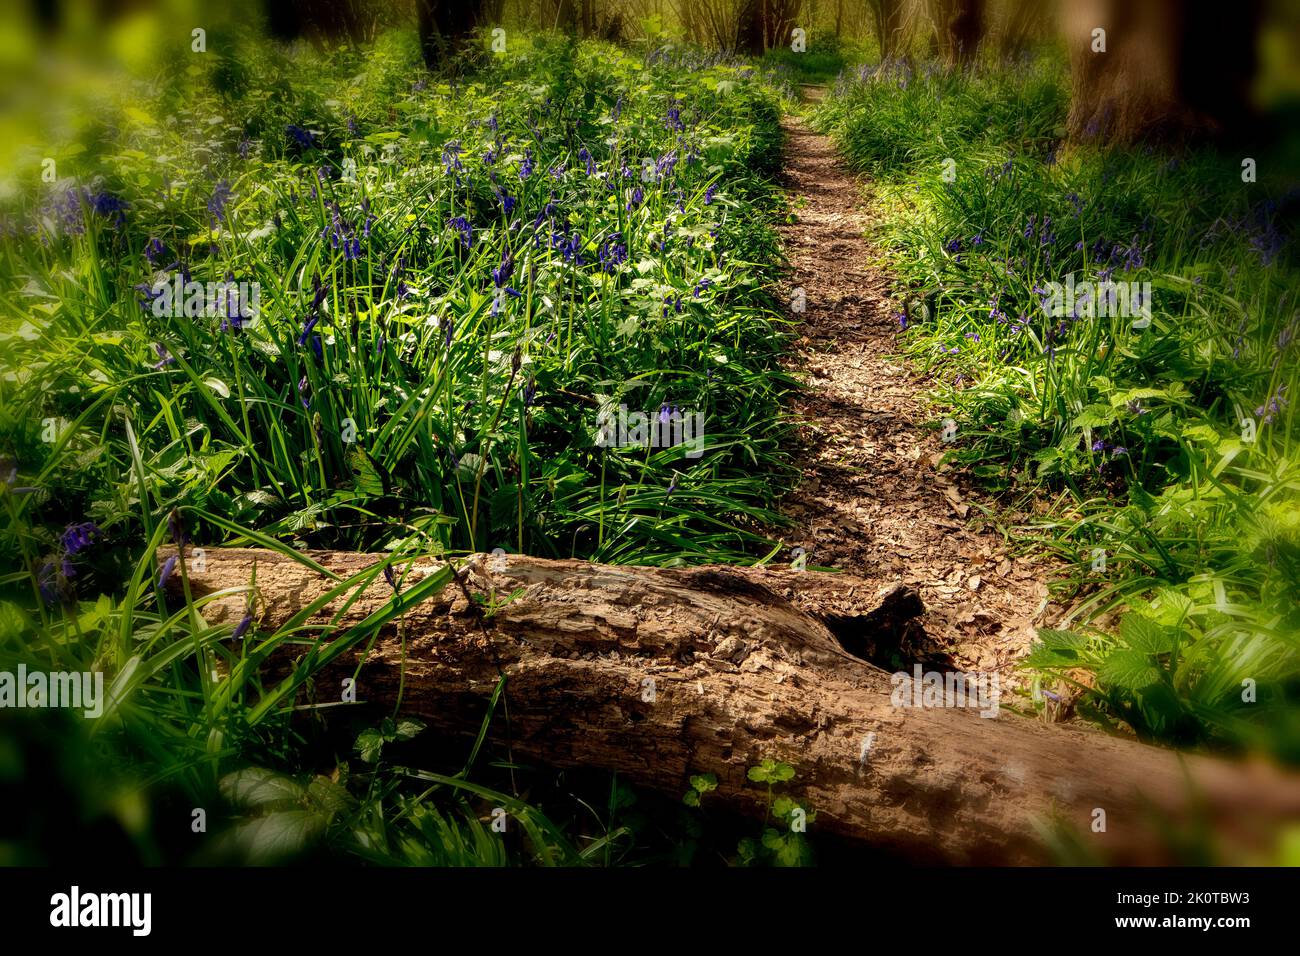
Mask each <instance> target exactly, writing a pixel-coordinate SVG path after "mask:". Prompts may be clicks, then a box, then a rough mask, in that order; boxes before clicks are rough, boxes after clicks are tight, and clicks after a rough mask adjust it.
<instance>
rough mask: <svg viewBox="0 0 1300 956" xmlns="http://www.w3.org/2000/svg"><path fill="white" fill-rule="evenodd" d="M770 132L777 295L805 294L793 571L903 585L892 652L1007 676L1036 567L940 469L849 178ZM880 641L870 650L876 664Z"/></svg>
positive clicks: (828, 148)
mask: <svg viewBox="0 0 1300 956" xmlns="http://www.w3.org/2000/svg"><path fill="white" fill-rule="evenodd" d="M821 92H822V90H821V88H818V87H805V90H804V95H805V97H806V98H807V99H810V100H814V101H815V100H817V99H820V98H821V97H820V93H821ZM783 126H784V129H785V147H784V149H785V155H784V178H785V186H786V189H787V191H788V195H789V202H790V213H791V215H790V217H789V220H790V221H787V222H786V223H785V224H783V225H782V226H781V227H780V232H781V234H782V239H783V241H784V244H785V249H786V255H787V257H788V259H789V266H790V273H789V277H788V282H789V287H790V291H791V294H793V290H794V289H795V288H802V289H803V290H804V295H805V310H804V312H803V313H802V314H794V315H792V317H793V318H796V319H798V320H800V321H801V327H800V328H799V330H798V331H799V334H798V339H797V342H796V343H795V345H794V348H793V352H792V355H791V359H790V363H789V364H790V367H791V369H792V371H795V372H797V373H799V374H800V375H801V377H802V378H803V379H804V381H805V383H806V388H805V389H804V390H803V391H802V392H800V393H799V394H798V395H797V397H796V398H795V399H794V402H793V406H792V411H793V412H794V414H795V416H796V419H797V421H798V422H799V449H798V452H797V454H799V456H800V464H801V466H802V469H803V477H802V480H801V482H800V484H799V485H798V486H797V487H796V488H795V490H794V491H793V492H791V493H790V494H789V495H788V496H787V497H786V498H785V500H784V502H783V504H782V509H781V510H782V512H783V513H784V514H785V515H787V516H788V517H789V518H791V519H792V520H793V522H794V526H793V529H792V530H790V531H787V532H786V534H785V541H786V543H787V544H789V545H790V546H791V547H792V548H793V547H802V548H804V549H805V551H806V552H807V563H808V566H809V567H814V566H818V567H831V568H837V569H840V570H843V571H846V572H850V573H853V574H861V575H866V576H871V577H892V578H893V579H894V580H897V581H899V582H901V583H904V584H908V585H911V586H912V587H914V588H916V590H918V591H919V592H920V594H921V596H922V599H923V600H924V602H925V607H926V612H925V614H924V615H923V616H922V617H921V618H920V619H919V621H918V622H917V623H915V624H913V625H910V628H911V629H910V631H909V632H908V633H907V634H905V635H903V636H902V640H901V642H900V646H899V649H898V650H899V654H900V655H901V657H903V658H904V659H906V660H919V661H922V662H927V661H928V662H933V663H935V664H941V665H947V666H956V667H959V668H961V669H963V670H980V671H986V672H988V671H997V672H998V673H1000V674H1001V676H1002V678H1003V679H1004V680H1007V681H1010V682H1011V683H1018V681H1016V680H1015V675H1014V674H1013V668H1012V665H1013V664H1014V662H1015V661H1016V660H1017V659H1018V658H1020V657H1021V656H1023V655H1024V654H1025V653H1026V651H1027V650H1028V648H1029V646H1030V644H1031V643H1032V641H1033V639H1034V633H1035V632H1034V627H1035V626H1036V625H1042V624H1044V623H1045V620H1046V619H1047V618H1048V617H1049V616H1050V614H1051V612H1052V611H1053V610H1054V608H1052V607H1050V606H1049V604H1048V599H1047V589H1046V587H1045V585H1044V584H1043V583H1042V582H1043V581H1044V568H1043V567H1042V566H1041V565H1040V564H1036V563H1035V562H1033V561H1031V560H1030V559H1027V558H1024V557H1017V556H1014V555H1012V554H1011V553H1010V549H1009V548H1008V547H1007V545H1006V542H1005V541H1004V540H1003V537H1002V536H1001V535H1000V534H999V533H998V532H997V531H996V530H995V529H994V528H993V526H992V523H991V522H987V521H984V520H983V519H980V514H981V510H980V508H979V507H978V506H979V505H981V504H983V505H984V506H985V507H986V508H989V509H992V508H993V503H992V502H987V501H981V500H980V497H979V494H978V492H976V491H974V490H973V489H970V488H967V487H964V486H963V485H962V484H961V482H960V480H959V478H958V477H957V476H956V475H955V473H954V472H953V471H952V470H951V469H948V468H947V467H945V466H943V465H941V464H940V458H941V456H942V443H941V442H940V440H939V437H938V434H937V432H936V431H935V430H934V429H933V428H932V427H927V423H929V422H931V421H933V419H934V414H933V413H932V412H930V411H927V409H926V407H925V399H924V393H925V390H926V388H927V383H926V381H925V379H924V378H923V377H921V376H919V375H918V374H917V373H916V372H915V371H914V370H912V369H911V368H910V367H909V365H908V363H907V362H906V361H905V360H903V359H902V358H901V357H899V356H898V354H897V353H898V348H897V346H896V343H895V333H896V331H897V329H898V323H897V320H896V319H895V312H896V308H895V306H894V305H893V304H892V302H891V300H890V292H889V286H890V279H889V276H888V273H887V272H886V269H885V266H884V264H883V261H882V256H881V255H880V253H879V252H878V250H876V249H874V248H873V247H872V246H871V244H870V242H869V241H868V240H867V238H865V237H866V234H867V231H868V226H869V224H870V223H869V217H868V215H867V213H866V212H865V210H864V209H863V208H862V206H861V204H860V198H861V195H862V188H863V184H862V182H861V181H860V180H858V179H857V178H856V177H855V176H854V175H853V173H852V172H851V171H850V170H849V169H848V168H847V167H846V166H845V164H844V163H843V161H842V160H841V159H840V157H839V155H838V154H837V151H836V149H835V146H834V144H833V143H832V141H831V140H830V138H829V137H827V136H824V135H821V134H820V133H817V132H816V131H814V130H813V129H812V128H811V127H810V126H809V125H808V124H807V123H806V122H805V120H804V119H803V118H802V117H800V116H798V115H794V114H791V115H787V116H786V117H785V119H784V120H783ZM786 301H787V303H789V302H790V301H791V300H790V297H787V299H786ZM888 650H889V649H881V650H880V651H878V653H877V658H878V659H877V663H880V664H881V666H885V667H887V668H888V667H890V663H889V661H888V656H889V653H888Z"/></svg>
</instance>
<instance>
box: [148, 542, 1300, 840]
mask: <svg viewBox="0 0 1300 956" xmlns="http://www.w3.org/2000/svg"><path fill="white" fill-rule="evenodd" d="M310 555H311V557H312V558H314V559H315V560H316V561H318V562H319V563H321V564H322V565H324V566H325V567H327V568H329V569H330V570H332V571H334V572H336V573H338V574H340V575H342V576H344V577H347V576H350V575H352V574H356V573H358V572H360V571H362V570H363V569H365V568H368V567H373V566H374V562H375V560H376V559H375V557H374V556H370V555H363V554H353V553H346V552H311V553H310ZM493 561H494V559H493V558H492V557H491V556H485V555H476V556H474V557H473V558H472V559H468V560H467V562H466V563H465V564H464V565H462V570H461V571H460V572H459V578H458V579H457V581H456V582H455V583H453V584H451V585H448V586H447V587H446V588H444V589H443V590H442V591H441V592H439V593H438V594H437V595H435V596H433V597H431V598H429V599H427V600H426V601H425V602H424V603H422V604H416V605H414V606H412V607H411V608H409V609H408V610H407V611H406V612H405V614H404V616H403V618H402V624H401V636H400V637H399V634H398V632H397V627H396V625H389V626H388V627H386V628H385V629H383V630H382V631H381V632H380V634H379V637H378V639H377V640H376V642H375V644H374V646H373V648H372V650H371V652H370V654H369V656H368V658H367V659H366V661H365V663H364V665H363V666H362V667H361V670H360V675H359V678H358V680H357V699H358V700H363V701H368V702H377V703H380V704H382V705H383V706H386V707H391V706H392V705H393V702H394V701H395V699H396V695H397V693H398V686H399V675H400V673H401V671H402V667H403V659H404V660H405V689H404V696H403V699H402V710H403V712H404V713H407V714H414V715H418V716H420V717H421V718H423V719H424V720H425V721H426V722H427V723H429V724H430V725H431V726H432V727H433V728H434V729H435V730H436V731H438V732H440V733H444V734H454V735H468V736H472V735H473V734H474V733H476V731H477V730H478V728H479V726H480V723H481V721H482V719H483V715H484V713H485V708H486V701H487V700H488V698H489V697H490V696H491V694H492V692H493V690H494V688H495V687H496V685H497V683H498V680H499V678H500V675H502V674H504V675H505V676H506V678H507V682H506V689H505V694H506V697H507V700H508V712H509V721H510V725H509V738H510V746H511V751H512V753H513V755H514V756H515V757H516V758H518V757H524V758H527V759H532V760H537V761H539V762H541V763H544V764H548V765H551V766H555V767H576V766H581V767H594V768H602V769H606V770H611V771H617V772H619V773H620V774H622V775H623V776H625V777H626V778H627V779H628V780H630V781H632V782H633V783H635V784H638V785H641V786H644V787H647V788H651V789H655V790H659V791H663V792H666V793H669V794H681V793H683V792H685V790H686V789H687V787H688V778H689V776H690V775H691V774H706V773H711V774H714V775H715V776H716V777H717V779H718V784H719V786H718V789H717V790H716V791H713V792H710V793H708V794H707V795H706V796H705V797H704V800H705V805H706V806H708V805H713V806H721V807H727V808H730V809H734V810H736V811H740V812H742V813H746V814H750V815H755V816H759V817H761V816H762V815H763V813H764V808H765V805H766V798H767V790H766V787H765V786H760V785H756V784H754V783H752V782H751V781H750V780H749V779H748V778H747V770H748V769H749V768H752V767H754V766H756V765H757V764H759V763H760V762H761V761H763V760H765V759H769V758H770V759H772V760H776V761H779V762H782V763H785V764H788V765H789V766H790V767H792V768H793V769H794V773H795V776H794V778H793V779H792V780H790V781H789V782H788V783H786V784H784V785H782V788H781V790H780V792H785V793H787V794H788V795H789V796H791V797H792V798H794V799H795V800H797V801H799V802H801V804H802V805H803V806H805V807H807V808H808V809H810V810H813V811H815V812H816V817H815V819H814V820H813V821H812V822H811V824H810V826H811V830H810V832H812V831H816V832H824V833H832V834H836V835H838V836H840V837H842V838H846V839H849V840H851V841H857V842H859V843H864V844H871V845H873V846H876V847H881V848H885V849H888V850H893V851H897V852H900V853H904V854H906V855H907V858H908V859H909V860H914V861H935V862H939V861H947V862H961V863H1005V862H1017V863H1019V862H1031V861H1035V860H1040V859H1043V858H1044V856H1043V852H1042V849H1041V845H1040V842H1039V834H1040V832H1041V831H1040V830H1038V829H1037V828H1038V827H1039V826H1040V825H1043V824H1045V823H1047V821H1049V820H1054V821H1056V825H1058V826H1064V827H1067V828H1069V829H1071V830H1072V831H1075V832H1077V833H1081V834H1083V836H1081V837H1080V839H1081V840H1083V841H1084V843H1085V845H1086V846H1088V847H1089V848H1090V849H1092V850H1093V851H1095V852H1097V853H1099V854H1106V855H1107V856H1108V858H1109V859H1111V860H1113V861H1115V862H1156V861H1159V860H1161V859H1163V858H1164V857H1163V854H1164V849H1163V847H1162V845H1161V842H1160V840H1159V838H1158V836H1157V833H1158V831H1159V828H1158V826H1157V821H1158V820H1160V819H1164V818H1165V815H1168V819H1169V820H1171V821H1175V822H1179V823H1186V822H1188V821H1189V820H1190V819H1192V818H1193V817H1194V816H1195V814H1199V813H1202V812H1203V813H1204V814H1206V816H1205V817H1204V818H1201V817H1196V819H1197V820H1201V819H1203V820H1204V822H1206V823H1207V824H1208V825H1210V826H1213V827H1214V828H1215V831H1214V832H1215V835H1216V837H1219V838H1221V839H1222V840H1224V841H1228V842H1230V843H1233V844H1235V845H1239V846H1247V847H1258V846H1260V845H1263V844H1262V842H1261V841H1266V840H1267V839H1269V837H1270V834H1272V833H1274V832H1275V830H1274V828H1275V827H1276V825H1277V824H1278V823H1279V821H1283V820H1296V819H1300V782H1298V781H1297V779H1296V778H1295V777H1293V776H1286V775H1283V774H1282V773H1281V772H1279V771H1275V770H1273V769H1271V768H1265V767H1260V766H1257V767H1252V768H1251V769H1250V770H1247V769H1245V768H1243V767H1239V766H1235V765H1231V764H1228V763H1225V762H1220V761H1215V760H1211V759H1207V758H1203V757H1182V756H1179V755H1177V754H1174V753H1172V752H1169V751H1165V750H1160V749H1157V748H1154V747H1148V746H1145V745H1142V744H1140V743H1136V742H1134V741H1132V740H1127V739H1121V738H1117V737H1111V736H1107V735H1105V734H1102V733H1100V732H1096V731H1087V730H1079V729H1068V728H1066V727H1063V726H1058V725H1047V724H1044V723H1041V722H1038V721H1036V720H1032V719H1028V718H1023V717H1019V716H1016V715H1014V714H1012V713H1009V712H1008V710H1007V708H1006V706H1005V704H1004V705H1003V706H1002V707H1001V709H1000V710H999V709H998V708H997V706H996V699H995V703H994V706H993V707H992V708H991V709H992V710H994V711H996V716H992V717H981V716H980V713H979V712H978V711H977V710H976V709H975V708H973V707H961V706H948V707H937V706H936V707H921V706H914V705H913V706H907V704H908V702H909V701H911V700H912V698H911V696H910V694H909V695H908V696H907V697H906V698H900V699H895V691H896V690H897V688H898V685H899V683H900V682H899V681H898V680H896V679H891V677H890V675H889V674H887V673H886V672H885V671H883V670H880V669H878V668H876V667H874V666H872V665H871V664H868V663H866V662H865V661H864V660H862V659H860V658H858V657H856V656H854V655H853V654H850V653H849V652H848V651H847V650H846V649H845V648H846V647H851V648H855V649H857V650H859V651H861V650H862V649H863V648H867V647H870V646H872V645H873V644H875V643H877V642H879V641H883V640H888V639H889V635H890V634H896V633H898V632H899V631H900V630H901V628H902V627H903V625H904V624H905V623H906V622H907V621H908V620H910V619H912V618H914V617H916V616H917V615H918V614H919V613H920V612H921V611H922V607H921V603H920V599H919V598H918V597H917V595H916V594H915V593H914V592H912V591H910V590H908V589H906V588H903V587H899V586H896V585H890V584H888V583H883V582H880V581H868V580H863V579H860V578H854V577H849V576H846V575H837V574H824V573H817V572H812V571H803V572H798V571H794V570H764V569H738V568H721V567H709V568H689V569H652V568H631V567H608V566H601V565H592V564H587V563H584V562H580V561H549V560H541V559H536V558H527V557H517V556H510V557H509V558H505V559H501V561H502V562H503V566H501V567H497V568H496V569H495V570H494V569H493V567H492V565H493ZM195 564H196V559H195V556H194V555H193V554H192V553H191V555H190V556H189V558H188V560H187V567H188V577H189V583H190V587H191V589H192V592H193V593H194V595H195V596H196V598H197V597H199V596H201V595H211V594H214V593H215V592H217V591H221V590H224V589H234V590H235V593H232V594H228V595H225V596H223V597H220V598H217V599H215V600H213V601H211V602H210V603H206V604H202V605H201V612H202V614H203V616H204V617H205V619H206V620H207V621H208V622H209V623H211V624H226V625H233V624H234V623H235V622H236V621H238V620H239V619H240V618H241V617H242V616H243V615H244V613H245V608H246V601H247V590H248V587H249V585H250V582H251V581H253V579H254V569H256V583H257V592H258V593H259V595H260V598H259V600H258V601H257V603H256V605H255V608H256V610H257V612H258V614H259V617H260V620H259V627H260V629H261V630H262V631H263V632H269V631H271V630H273V629H274V628H276V627H277V626H279V625H280V624H282V623H283V622H284V621H285V620H286V619H287V618H288V617H289V616H291V615H292V614H293V613H295V612H296V611H297V610H299V609H301V608H302V607H304V606H305V605H306V604H308V603H309V602H310V601H311V600H313V599H314V598H316V597H318V596H319V595H320V594H321V593H323V592H324V591H325V590H326V584H327V580H326V579H325V578H324V577H323V576H322V575H320V574H319V572H316V571H314V570H312V569H310V568H308V567H306V566H304V565H302V564H300V563H298V562H295V561H293V560H291V559H288V558H285V557H282V556H280V555H278V554H276V553H273V552H267V551H258V550H251V549H211V548H210V549H207V552H206V554H205V564H206V567H205V568H204V570H203V571H202V572H200V571H198V570H196V568H195ZM406 567H407V571H406V573H405V576H403V574H402V573H401V571H400V570H399V573H398V575H397V577H398V579H399V583H400V587H401V588H402V589H403V591H406V590H409V589H410V588H411V587H413V586H415V584H416V583H417V582H418V581H419V580H421V579H422V578H423V576H424V575H426V574H429V573H432V572H434V571H436V570H438V566H435V565H433V564H432V563H430V562H428V561H423V562H420V563H419V564H414V565H407V566H406ZM172 582H173V583H172V586H173V587H178V586H179V583H180V574H179V573H178V574H176V575H174V576H173V579H172ZM516 592H519V593H516ZM392 593H393V592H392V589H391V587H390V586H389V585H388V584H387V583H386V582H385V580H384V578H383V577H382V576H379V577H377V578H376V580H375V583H373V584H371V585H370V586H369V587H368V588H367V589H365V590H364V591H363V592H362V594H361V595H360V596H359V597H358V598H357V600H355V601H354V602H353V603H352V604H351V605H349V606H348V607H346V608H344V606H343V605H344V601H343V600H342V599H336V600H335V601H334V602H333V603H332V604H330V605H329V606H327V607H326V608H325V609H324V611H322V612H321V613H318V614H317V615H316V616H315V617H313V618H312V619H310V621H309V623H308V628H309V630H308V631H306V632H304V633H306V634H311V633H322V632H320V631H313V630H312V628H313V627H314V628H320V627H323V626H324V625H325V624H326V623H327V622H328V620H329V617H330V615H332V614H334V613H336V612H337V613H340V614H341V617H340V620H339V622H338V624H340V625H342V626H346V625H350V624H355V623H357V622H359V621H361V620H363V619H364V618H365V617H366V616H367V615H369V614H372V613H374V612H375V611H376V610H377V609H379V608H381V607H383V606H384V605H385V603H386V602H388V601H389V600H390V598H391V597H392ZM471 596H475V597H474V600H473V601H471V600H470V597H471ZM482 598H486V599H488V600H489V602H490V601H492V600H495V601H496V602H498V603H499V606H498V607H497V608H496V609H495V611H493V612H492V613H490V614H487V615H485V614H484V611H483V604H482V603H481V599H482ZM489 606H490V605H489ZM403 640H404V642H405V643H404V644H403ZM403 647H405V658H403V653H404V652H403ZM344 657H347V655H344ZM341 659H342V658H341ZM284 665H285V662H284V661H281V666H284ZM355 666H356V661H355V658H353V659H351V660H348V661H346V663H345V664H343V665H341V666H339V668H338V669H337V670H335V671H325V672H323V673H322V674H320V675H318V676H317V678H316V679H315V689H316V694H317V698H318V699H325V698H329V697H333V696H334V694H336V693H337V688H338V687H339V686H340V683H336V681H337V682H341V680H342V678H343V677H345V676H351V675H352V674H353V673H354V671H355ZM988 703H989V701H988V700H987V699H985V700H983V701H981V702H980V707H983V709H984V711H985V712H988V711H989V710H990V708H989V707H988V706H987V705H988ZM501 721H502V718H501V717H500V716H498V717H497V718H496V720H495V721H494V725H493V728H492V730H493V732H494V734H496V735H497V737H498V739H499V737H500V735H501V731H502V726H501ZM1099 810H1100V811H1104V815H1105V816H1104V825H1105V830H1104V832H1093V827H1094V826H1095V825H1097V821H1098V820H1100V819H1101V817H1100V815H1099V814H1098V811H1099Z"/></svg>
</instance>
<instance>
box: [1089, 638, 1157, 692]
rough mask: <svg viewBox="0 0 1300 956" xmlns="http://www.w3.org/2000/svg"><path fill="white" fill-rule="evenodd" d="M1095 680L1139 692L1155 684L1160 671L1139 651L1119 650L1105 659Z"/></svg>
mask: <svg viewBox="0 0 1300 956" xmlns="http://www.w3.org/2000/svg"><path fill="white" fill-rule="evenodd" d="M1097 679H1098V680H1100V681H1101V682H1102V683H1103V684H1109V685H1111V686H1112V687H1117V688H1120V689H1121V690H1141V689H1142V688H1143V687H1150V686H1151V685H1152V684H1154V683H1157V682H1158V681H1159V680H1160V671H1159V669H1158V668H1157V667H1156V666H1155V665H1154V664H1152V663H1151V659H1150V658H1149V657H1148V656H1147V655H1146V654H1143V653H1142V652H1141V651H1135V650H1130V649H1127V648H1121V649H1120V650H1118V651H1114V652H1113V653H1111V654H1110V656H1108V657H1107V658H1106V660H1105V662H1104V663H1103V664H1102V665H1101V668H1100V669H1099V670H1098V671H1097Z"/></svg>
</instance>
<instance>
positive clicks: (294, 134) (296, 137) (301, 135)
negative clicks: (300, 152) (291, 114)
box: [284, 123, 316, 149]
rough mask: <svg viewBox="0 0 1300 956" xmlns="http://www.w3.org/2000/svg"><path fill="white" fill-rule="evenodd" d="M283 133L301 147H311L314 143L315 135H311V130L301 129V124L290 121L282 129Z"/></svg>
mask: <svg viewBox="0 0 1300 956" xmlns="http://www.w3.org/2000/svg"><path fill="white" fill-rule="evenodd" d="M284 131H285V133H286V134H287V135H288V136H289V139H291V140H292V141H293V142H295V143H297V144H298V145H299V146H301V147H302V148H303V149H311V148H312V147H313V146H315V145H316V137H315V136H313V135H312V132H311V130H307V129H303V128H302V127H301V126H295V125H294V124H293V123H290V124H289V125H288V126H286V127H285V129H284Z"/></svg>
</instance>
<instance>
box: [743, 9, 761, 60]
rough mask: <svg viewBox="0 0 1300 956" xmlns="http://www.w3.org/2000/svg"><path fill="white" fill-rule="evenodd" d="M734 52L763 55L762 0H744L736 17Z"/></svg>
mask: <svg viewBox="0 0 1300 956" xmlns="http://www.w3.org/2000/svg"><path fill="white" fill-rule="evenodd" d="M736 52H737V53H746V54H748V55H750V56H762V55H763V0H744V2H743V3H742V4H741V5H740V11H739V13H738V14H737V17H736Z"/></svg>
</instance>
